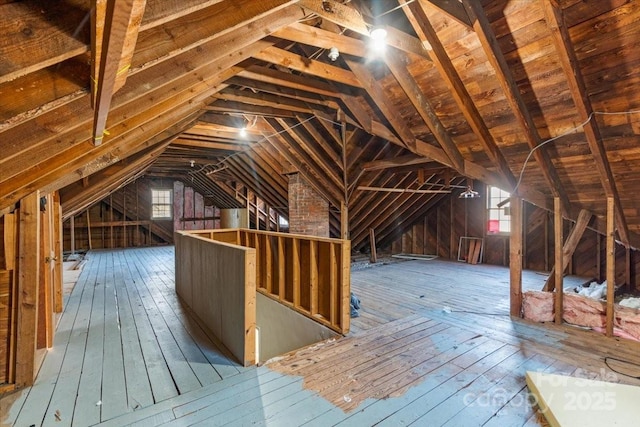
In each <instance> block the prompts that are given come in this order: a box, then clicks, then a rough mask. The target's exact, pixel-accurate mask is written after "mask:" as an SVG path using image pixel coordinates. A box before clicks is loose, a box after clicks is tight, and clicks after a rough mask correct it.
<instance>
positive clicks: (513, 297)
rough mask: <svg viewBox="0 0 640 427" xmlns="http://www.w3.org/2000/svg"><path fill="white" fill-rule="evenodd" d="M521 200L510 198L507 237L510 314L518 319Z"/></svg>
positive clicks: (521, 230)
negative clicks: (509, 225) (509, 226)
mask: <svg viewBox="0 0 640 427" xmlns="http://www.w3.org/2000/svg"><path fill="white" fill-rule="evenodd" d="M522 207H523V205H522V199H521V198H520V197H517V196H512V197H511V234H510V236H509V283H510V288H511V292H510V298H509V301H510V310H509V312H510V314H511V316H515V317H520V316H521V312H522V260H523V251H522V249H523V245H522V238H523V235H524V230H523V229H524V227H523V224H524V218H523V214H524V212H523V209H522Z"/></svg>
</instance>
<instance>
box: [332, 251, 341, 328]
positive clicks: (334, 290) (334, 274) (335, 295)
mask: <svg viewBox="0 0 640 427" xmlns="http://www.w3.org/2000/svg"><path fill="white" fill-rule="evenodd" d="M340 254H341V252H340V253H336V244H335V243H331V244H330V245H329V283H330V289H329V301H330V304H329V307H330V308H329V310H330V312H329V317H330V319H329V321H330V322H331V324H332V325H333V326H339V325H338V320H339V319H338V304H339V303H340V301H339V299H338V260H337V258H336V257H338V256H339V255H340Z"/></svg>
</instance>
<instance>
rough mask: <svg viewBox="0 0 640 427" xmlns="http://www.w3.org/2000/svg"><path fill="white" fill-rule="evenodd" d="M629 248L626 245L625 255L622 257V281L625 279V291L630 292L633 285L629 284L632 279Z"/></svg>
mask: <svg viewBox="0 0 640 427" xmlns="http://www.w3.org/2000/svg"><path fill="white" fill-rule="evenodd" d="M631 258H632V255H631V248H629V247H627V248H626V251H625V257H624V263H625V264H624V281H625V286H626V289H627V292H631V291H632V290H633V287H632V286H631V281H632V277H631V264H632V263H631Z"/></svg>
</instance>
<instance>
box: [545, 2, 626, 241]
mask: <svg viewBox="0 0 640 427" xmlns="http://www.w3.org/2000/svg"><path fill="white" fill-rule="evenodd" d="M542 3H543V8H544V12H545V17H546V20H547V25H548V26H549V29H550V30H551V35H552V39H553V42H554V44H555V47H556V52H557V53H558V57H559V58H560V64H561V66H562V69H563V70H564V75H565V76H566V79H567V84H568V85H569V91H570V92H571V97H572V98H573V101H574V104H575V106H576V110H577V113H578V115H579V117H580V120H581V121H582V122H583V123H584V125H583V130H584V135H585V137H586V139H587V143H588V145H589V150H590V151H591V154H592V156H593V158H594V160H595V166H596V170H597V171H598V175H599V177H600V182H601V183H602V187H603V189H604V191H605V193H606V195H607V196H608V197H612V198H613V201H614V207H615V209H614V211H615V223H616V229H617V231H618V234H619V236H620V240H621V241H622V243H623V244H624V245H625V246H629V245H630V244H631V242H630V235H629V228H628V225H627V220H626V218H625V215H624V211H623V209H622V203H621V202H620V195H619V194H618V189H617V187H616V183H615V179H614V177H613V172H612V171H611V165H610V164H609V160H608V158H607V152H606V150H605V148H604V144H603V143H602V135H601V133H600V129H599V127H598V123H597V121H596V120H595V116H594V110H593V107H592V105H591V101H590V99H589V95H588V93H587V88H586V85H585V82H584V78H583V77H582V73H581V71H580V66H579V63H578V58H577V56H576V53H575V50H574V48H573V43H572V42H571V36H570V34H569V30H568V29H567V26H566V25H565V23H564V18H563V12H562V8H561V6H560V5H559V4H558V3H557V1H556V0H544V1H543V2H542ZM633 244H634V246H636V245H637V244H638V242H634V243H633Z"/></svg>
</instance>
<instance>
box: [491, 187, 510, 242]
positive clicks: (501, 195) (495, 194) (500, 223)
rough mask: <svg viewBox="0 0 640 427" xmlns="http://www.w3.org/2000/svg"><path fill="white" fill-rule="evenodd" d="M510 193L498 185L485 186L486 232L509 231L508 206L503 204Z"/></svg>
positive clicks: (498, 232)
mask: <svg viewBox="0 0 640 427" xmlns="http://www.w3.org/2000/svg"><path fill="white" fill-rule="evenodd" d="M509 197H511V194H509V193H507V192H506V191H504V190H501V189H499V188H498V187H492V186H490V185H489V186H487V218H488V219H487V232H488V233H489V234H500V233H509V232H510V231H511V215H510V214H509V206H508V203H507V206H503V203H502V202H504V201H506V200H507V199H508V198H509Z"/></svg>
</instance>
